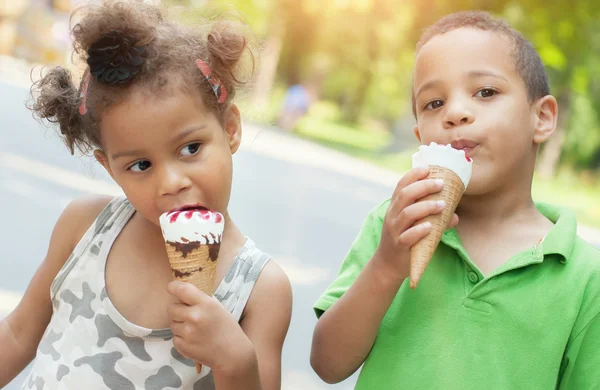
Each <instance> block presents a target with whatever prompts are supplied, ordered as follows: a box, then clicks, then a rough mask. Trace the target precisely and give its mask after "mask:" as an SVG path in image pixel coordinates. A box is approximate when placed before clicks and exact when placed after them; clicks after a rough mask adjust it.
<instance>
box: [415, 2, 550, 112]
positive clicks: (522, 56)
mask: <svg viewBox="0 0 600 390" xmlns="http://www.w3.org/2000/svg"><path fill="white" fill-rule="evenodd" d="M464 27H468V28H474V29H477V30H481V31H490V32H492V33H495V34H500V35H503V36H505V37H507V38H508V39H509V41H510V43H511V49H512V59H513V62H514V65H515V70H516V71H517V73H518V74H519V75H520V76H521V78H522V79H523V82H524V83H525V87H526V88H527V97H528V99H529V102H530V103H532V102H534V101H536V100H537V99H540V98H542V97H544V96H546V95H549V94H550V84H549V81H548V75H547V73H546V69H545V68H544V64H543V63H542V60H541V59H540V56H539V54H538V52H537V51H536V50H535V48H534V47H533V45H532V44H531V42H529V41H528V40H527V39H525V38H524V37H523V35H522V34H521V33H520V32H518V31H517V30H515V29H513V28H511V27H510V26H509V25H508V23H506V22H505V21H504V20H501V19H495V18H494V17H493V16H492V15H490V14H489V13H487V12H484V11H461V12H456V13H454V14H451V15H447V16H445V17H443V18H441V19H440V20H439V21H437V22H436V23H435V24H433V25H431V26H430V27H428V28H427V29H426V30H425V31H424V32H423V35H421V38H420V40H419V42H418V43H417V49H416V52H417V54H418V53H419V51H420V50H421V48H422V47H423V46H424V45H425V44H426V43H427V42H429V41H430V40H431V39H432V38H433V37H435V36H437V35H441V34H445V33H447V32H450V31H453V30H456V29H459V28H464ZM414 99H415V97H414V93H413V114H414V115H415V117H416V108H415V101H414Z"/></svg>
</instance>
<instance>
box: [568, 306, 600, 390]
mask: <svg viewBox="0 0 600 390" xmlns="http://www.w3.org/2000/svg"><path fill="white" fill-rule="evenodd" d="M563 365H565V368H564V371H563V375H562V378H561V379H560V386H559V390H579V389H600V313H599V314H597V315H596V317H594V319H592V320H591V321H590V323H589V324H588V325H587V326H586V327H585V328H584V329H583V330H582V331H581V332H580V333H579V334H578V335H577V336H576V337H575V339H573V342H572V343H571V345H570V346H569V347H568V348H567V352H566V353H565V357H564V361H563Z"/></svg>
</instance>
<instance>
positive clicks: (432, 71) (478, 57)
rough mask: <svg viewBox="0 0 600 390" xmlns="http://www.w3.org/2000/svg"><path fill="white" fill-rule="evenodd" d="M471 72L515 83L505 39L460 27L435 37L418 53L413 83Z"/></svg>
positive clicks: (510, 46) (498, 34) (510, 57)
mask: <svg viewBox="0 0 600 390" xmlns="http://www.w3.org/2000/svg"><path fill="white" fill-rule="evenodd" d="M471 71H493V72H494V73H499V74H501V75H502V76H504V77H506V78H508V79H509V80H511V81H515V82H518V81H519V80H520V79H521V78H520V76H519V75H518V74H517V72H516V69H515V65H514V59H513V52H512V45H511V42H510V40H509V38H508V37H506V36H504V35H502V34H500V33H497V32H491V31H484V30H477V29H474V28H459V29H456V30H452V31H449V32H447V33H444V34H440V35H436V36H434V37H433V38H432V39H431V40H429V41H428V42H427V43H426V44H425V45H423V47H422V48H421V50H420V51H419V52H418V54H417V57H416V60H415V70H414V84H415V87H417V85H418V84H421V83H424V82H427V81H428V80H429V79H431V78H434V77H435V78H438V77H443V78H452V79H457V77H461V76H463V75H464V74H467V73H469V72H471Z"/></svg>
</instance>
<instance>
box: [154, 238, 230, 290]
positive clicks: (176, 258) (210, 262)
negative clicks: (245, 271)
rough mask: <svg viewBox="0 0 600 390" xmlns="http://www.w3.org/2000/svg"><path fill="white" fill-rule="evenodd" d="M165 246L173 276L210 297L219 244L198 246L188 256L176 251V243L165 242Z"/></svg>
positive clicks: (215, 272)
mask: <svg viewBox="0 0 600 390" xmlns="http://www.w3.org/2000/svg"><path fill="white" fill-rule="evenodd" d="M165 246H166V249H167V255H168V256H169V262H170V263H171V270H172V271H173V276H174V277H175V278H176V279H179V280H182V281H184V282H188V283H191V284H193V285H194V286H196V287H198V288H199V289H200V290H202V291H203V292H204V293H205V294H208V295H212V293H213V289H214V283H215V276H216V274H217V257H218V255H219V249H220V247H221V243H220V242H218V243H215V244H204V245H200V246H199V247H198V248H196V249H193V250H192V251H190V252H189V253H188V254H185V253H184V252H182V251H181V250H180V249H178V248H177V246H178V245H177V244H176V243H171V242H167V243H165ZM211 254H212V256H211Z"/></svg>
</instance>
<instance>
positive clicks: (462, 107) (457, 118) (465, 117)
mask: <svg viewBox="0 0 600 390" xmlns="http://www.w3.org/2000/svg"><path fill="white" fill-rule="evenodd" d="M446 107H447V108H446V115H444V119H443V121H444V128H446V129H451V128H453V127H457V126H461V125H466V124H470V123H473V122H474V121H475V116H474V115H473V113H472V112H471V111H470V110H469V108H468V107H467V105H466V104H465V103H464V102H462V101H460V100H455V101H454V102H452V103H451V104H449V103H446Z"/></svg>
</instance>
